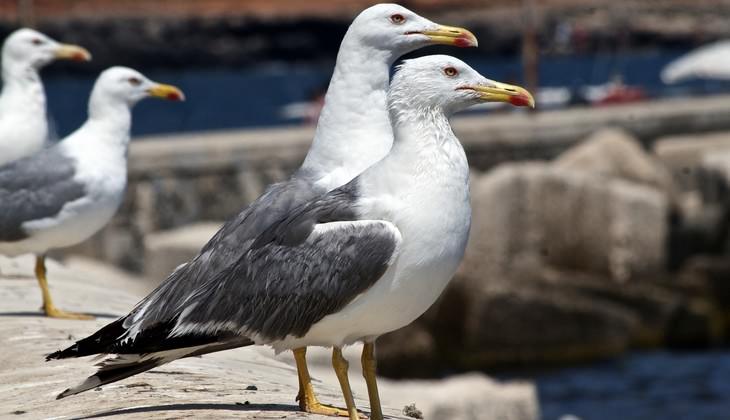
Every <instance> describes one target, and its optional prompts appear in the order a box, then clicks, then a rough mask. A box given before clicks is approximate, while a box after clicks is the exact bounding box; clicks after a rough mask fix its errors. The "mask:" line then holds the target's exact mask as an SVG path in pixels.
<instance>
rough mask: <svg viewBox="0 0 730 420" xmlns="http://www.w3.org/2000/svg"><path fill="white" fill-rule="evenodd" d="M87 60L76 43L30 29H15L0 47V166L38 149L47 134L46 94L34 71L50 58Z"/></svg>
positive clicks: (36, 71)
mask: <svg viewBox="0 0 730 420" xmlns="http://www.w3.org/2000/svg"><path fill="white" fill-rule="evenodd" d="M57 59H64V60H74V61H89V60H90V59H91V54H89V52H88V51H86V50H85V49H83V48H81V47H79V46H76V45H67V44H59V43H58V42H56V41H54V40H53V39H51V38H49V37H47V36H46V35H44V34H42V33H40V32H38V31H34V30H32V29H27V28H23V29H18V30H17V31H15V32H13V33H12V34H10V36H8V37H7V38H6V39H5V43H4V44H3V49H2V80H3V89H2V93H0V165H4V164H6V163H8V162H12V161H14V160H17V159H20V158H23V157H25V156H30V155H32V154H33V153H35V152H37V151H39V150H40V149H41V148H42V147H43V144H44V143H45V141H46V138H47V137H48V119H47V117H46V95H45V92H44V90H43V83H42V82H41V78H40V75H39V74H38V71H39V70H40V69H41V68H42V67H43V66H45V65H47V64H49V63H50V62H52V61H53V60H57Z"/></svg>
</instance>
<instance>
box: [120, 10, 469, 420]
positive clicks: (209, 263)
mask: <svg viewBox="0 0 730 420" xmlns="http://www.w3.org/2000/svg"><path fill="white" fill-rule="evenodd" d="M433 44H443V45H454V46H458V47H474V46H476V45H477V40H476V38H475V37H474V35H473V34H472V33H471V32H469V31H467V30H466V29H463V28H456V27H450V26H443V25H439V24H436V23H434V22H432V21H430V20H428V19H425V18H423V17H421V16H419V15H417V14H416V13H413V12H412V11H410V10H408V9H406V8H404V7H401V6H398V5H395V4H379V5H375V6H372V7H370V8H368V9H365V10H364V11H363V12H361V13H360V14H359V15H358V16H357V17H356V18H355V20H354V21H353V22H352V24H351V25H350V27H349V29H348V31H347V33H346V34H345V36H344V38H343V40H342V43H341V45H340V50H339V52H338V55H337V62H336V65H335V69H334V73H333V75H332V79H331V81H330V84H329V88H328V90H327V94H326V96H325V102H324V108H323V109H322V112H321V114H320V118H319V121H318V124H317V129H316V133H315V136H314V140H313V142H312V146H311V148H310V150H309V152H308V154H307V156H306V158H305V160H304V163H303V164H302V166H301V167H300V168H299V169H298V170H297V171H296V172H295V173H294V174H293V175H292V177H291V178H290V179H288V180H286V181H284V182H281V183H277V184H273V185H271V186H269V187H268V188H267V190H266V191H265V192H264V194H263V195H262V196H261V197H260V198H259V199H257V200H256V201H255V202H253V203H252V204H250V205H249V206H248V207H246V208H244V209H243V210H242V211H241V212H240V213H239V214H238V215H237V216H236V217H235V218H233V219H231V220H229V221H228V222H227V223H226V224H225V225H224V226H223V228H222V229H221V230H220V231H218V233H216V235H215V236H214V237H213V238H212V239H211V240H210V241H209V242H208V243H207V244H206V245H205V246H204V248H203V249H202V250H201V253H200V255H198V256H197V257H196V258H194V259H193V260H191V261H189V262H188V263H187V264H185V265H183V266H181V267H179V268H178V269H177V270H176V271H175V272H173V273H172V274H171V275H170V277H169V278H168V279H167V280H166V281H165V282H164V283H163V284H162V285H161V286H160V287H159V288H158V289H157V290H155V291H154V292H153V293H152V294H151V295H150V296H149V297H147V298H146V299H145V303H144V305H149V306H156V305H159V304H164V302H167V301H172V300H175V299H181V298H184V297H185V296H187V295H188V294H189V293H192V292H193V291H194V290H196V289H197V288H198V287H199V286H200V285H203V284H206V283H208V282H210V281H212V280H214V279H216V278H218V277H220V276H221V275H224V273H226V272H227V271H229V270H230V269H231V268H232V267H233V266H235V264H236V262H237V261H238V260H239V259H240V258H242V257H243V256H244V255H245V253H246V251H247V249H248V248H249V247H250V245H251V243H252V242H253V241H254V240H255V238H256V237H257V236H258V235H259V234H261V233H262V232H263V231H264V230H266V229H268V228H269V227H270V226H273V225H275V224H276V223H277V222H279V221H280V220H281V219H282V218H284V217H286V216H288V215H289V213H290V212H291V211H292V210H293V209H295V208H296V207H297V206H299V205H301V204H303V203H306V202H307V201H309V200H312V199H313V198H315V197H318V196H320V195H322V194H324V193H326V192H327V191H330V190H332V189H334V188H336V187H339V186H341V185H344V184H345V183H347V182H348V181H350V180H351V179H352V178H354V177H355V176H356V175H358V174H360V173H361V172H362V171H364V170H365V169H366V168H367V167H369V166H370V165H372V164H374V163H375V162H377V161H378V160H380V159H381V158H383V157H384V156H385V155H386V154H387V153H388V151H389V150H390V147H391V145H392V143H393V131H392V129H391V126H390V122H389V118H388V111H387V106H386V96H387V91H388V86H389V82H390V68H391V66H392V64H393V63H394V62H395V60H397V59H398V58H399V57H400V56H402V55H403V54H406V53H408V52H410V51H413V50H415V49H418V48H421V47H425V46H428V45H433ZM241 281H242V282H245V281H247V280H245V279H242V280H241ZM244 344H246V343H245V342H241V343H238V344H235V343H227V344H226V346H227V347H226V348H228V347H236V346H240V345H244ZM207 351H208V352H210V351H213V350H211V349H208V350H207ZM294 355H295V360H296V363H297V373H298V375H299V383H300V387H299V393H298V396H297V399H298V401H299V406H300V409H301V410H303V411H306V412H309V413H317V414H325V415H347V412H346V411H344V410H342V409H339V408H336V407H331V406H327V405H324V404H321V403H320V402H319V401H318V399H317V397H316V395H315V393H314V390H313V387H312V384H311V378H310V376H309V373H308V368H307V365H306V349H305V348H304V347H301V348H297V349H294ZM183 356H185V355H184V354H181V356H180V357H183ZM147 366H148V367H147V369H150V368H152V367H154V365H153V364H148V365H147ZM131 374H132V373H128V374H127V376H129V375H131Z"/></svg>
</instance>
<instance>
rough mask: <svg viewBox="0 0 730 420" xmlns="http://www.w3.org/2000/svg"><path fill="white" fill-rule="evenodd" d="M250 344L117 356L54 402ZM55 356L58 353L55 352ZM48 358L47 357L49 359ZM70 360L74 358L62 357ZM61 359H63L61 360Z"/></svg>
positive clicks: (240, 340)
mask: <svg viewBox="0 0 730 420" xmlns="http://www.w3.org/2000/svg"><path fill="white" fill-rule="evenodd" d="M251 344H253V342H252V341H251V340H249V339H247V338H243V337H241V338H238V339H236V340H232V341H228V342H220V343H212V344H206V345H201V346H194V347H185V348H179V349H174V350H165V351H160V352H156V353H149V354H117V355H113V356H111V357H108V358H106V359H104V360H102V361H101V362H99V363H98V364H97V366H99V370H98V371H97V372H96V373H95V374H93V375H92V376H89V377H88V378H86V380H84V381H83V382H82V383H80V384H78V385H77V386H75V387H72V388H68V389H67V390H65V391H63V392H61V393H60V394H58V396H57V397H56V399H61V398H65V397H68V396H70V395H75V394H79V393H81V392H84V391H88V390H90V389H93V388H97V387H100V386H102V385H106V384H110V383H113V382H116V381H119V380H122V379H125V378H129V377H130V376H134V375H137V374H139V373H142V372H146V371H148V370H150V369H153V368H155V367H158V366H162V365H164V364H166V363H170V362H172V361H174V360H177V359H182V358H185V357H193V356H202V355H204V354H208V353H214V352H218V351H222V350H229V349H234V348H238V347H244V346H248V345H251ZM57 353H58V352H57ZM49 357H50V356H49ZM66 357H74V356H66ZM61 358H63V357H61Z"/></svg>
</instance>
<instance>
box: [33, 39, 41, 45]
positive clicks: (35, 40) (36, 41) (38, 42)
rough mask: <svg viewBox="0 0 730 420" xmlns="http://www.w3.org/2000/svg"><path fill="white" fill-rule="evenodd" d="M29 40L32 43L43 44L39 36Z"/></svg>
mask: <svg viewBox="0 0 730 420" xmlns="http://www.w3.org/2000/svg"><path fill="white" fill-rule="evenodd" d="M30 42H32V43H33V45H42V44H43V40H42V39H40V38H33V39H32V40H31V41H30Z"/></svg>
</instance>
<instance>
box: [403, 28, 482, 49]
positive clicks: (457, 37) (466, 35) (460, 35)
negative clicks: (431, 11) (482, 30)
mask: <svg viewBox="0 0 730 420" xmlns="http://www.w3.org/2000/svg"><path fill="white" fill-rule="evenodd" d="M415 33H420V34H423V35H426V36H427V37H428V38H429V39H430V40H431V42H433V43H434V44H443V45H455V46H457V47H476V46H477V45H479V42H478V41H477V37H475V36H474V34H473V33H471V32H469V31H468V30H466V29H464V28H458V27H456V26H439V27H438V28H436V29H434V30H431V31H421V32H415Z"/></svg>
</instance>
